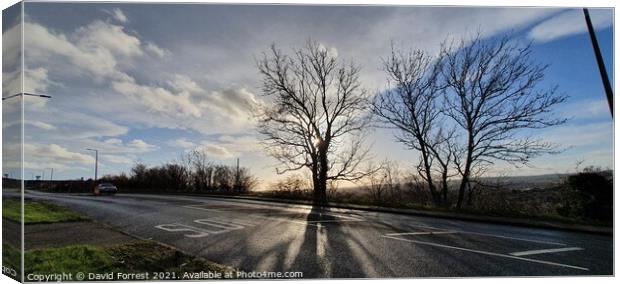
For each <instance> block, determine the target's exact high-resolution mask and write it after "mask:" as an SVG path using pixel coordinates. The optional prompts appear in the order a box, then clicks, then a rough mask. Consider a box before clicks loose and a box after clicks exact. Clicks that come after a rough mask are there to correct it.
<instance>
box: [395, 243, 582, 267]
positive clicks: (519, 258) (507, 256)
mask: <svg viewBox="0 0 620 284" xmlns="http://www.w3.org/2000/svg"><path fill="white" fill-rule="evenodd" d="M383 237H385V238H390V239H395V240H399V241H405V242H410V243H416V244H421V245H429V246H435V247H442V248H449V249H455V250H461V251H467V252H472V253H478V254H484V255H491V256H498V257H504V258H510V259H516V260H522V261H528V262H534V263H540V264H547V265H553V266H559V267H566V268H572V269H578V270H584V271H590V269H588V268H585V267H580V266H574V265H568V264H562V263H557V262H551V261H544V260H538V259H530V258H525V257H519V256H514V255H509V254H501V253H494V252H489V251H482V250H475V249H468V248H462V247H455V246H448V245H442V244H437V243H431V242H423V241H415V240H409V239H403V238H398V237H393V236H387V235H386V236H383Z"/></svg>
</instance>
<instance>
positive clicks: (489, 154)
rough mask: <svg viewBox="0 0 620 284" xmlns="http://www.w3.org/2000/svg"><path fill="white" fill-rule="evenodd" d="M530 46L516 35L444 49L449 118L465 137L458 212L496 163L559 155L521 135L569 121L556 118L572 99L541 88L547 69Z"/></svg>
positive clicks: (460, 160) (458, 160)
mask: <svg viewBox="0 0 620 284" xmlns="http://www.w3.org/2000/svg"><path fill="white" fill-rule="evenodd" d="M530 55H531V48H530V45H525V46H523V45H520V44H517V43H515V42H514V41H512V40H511V37H510V36H504V37H502V38H499V39H490V40H482V39H481V38H480V36H479V35H478V36H476V37H474V38H472V39H471V40H461V41H460V42H459V43H457V44H456V45H454V44H447V43H444V44H443V46H442V49H441V57H442V61H443V62H442V65H443V66H442V68H441V70H442V77H443V81H444V83H445V84H446V86H445V87H446V91H447V93H446V100H445V106H444V111H445V114H446V115H447V116H448V117H450V118H452V119H453V120H454V122H456V124H457V126H458V127H459V128H462V129H463V130H464V132H465V139H464V140H465V141H464V145H462V146H461V147H460V152H462V153H463V155H455V158H454V162H455V163H456V168H457V170H458V172H459V174H460V175H461V177H462V179H461V183H460V185H459V194H458V201H457V208H461V206H462V203H463V195H464V192H465V189H466V188H467V187H468V186H470V181H471V177H472V176H474V175H475V174H476V172H477V171H481V170H484V168H485V166H488V165H491V164H493V163H494V161H497V160H500V161H506V162H509V163H512V164H527V163H528V162H529V161H530V160H531V159H532V158H533V157H536V156H538V155H541V154H544V153H550V152H553V151H554V149H556V145H553V144H550V143H547V142H544V141H541V140H538V139H533V138H531V137H524V138H523V137H519V136H517V134H518V133H519V130H523V129H540V128H546V127H550V126H554V125H558V124H562V123H564V122H565V120H564V119H556V118H553V117H551V114H550V112H551V108H552V107H554V106H556V105H558V104H560V103H562V102H564V101H565V100H566V96H564V95H561V94H558V93H557V92H556V90H557V87H552V88H550V89H542V88H539V85H540V83H541V82H542V80H543V78H544V75H545V74H544V73H545V70H546V68H547V65H541V64H538V63H536V62H533V61H532V60H531V58H530Z"/></svg>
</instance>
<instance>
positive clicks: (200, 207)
mask: <svg viewBox="0 0 620 284" xmlns="http://www.w3.org/2000/svg"><path fill="white" fill-rule="evenodd" d="M203 206H207V204H194V205H185V206H183V207H185V208H190V209H197V210H204V211H213V212H222V210H218V209H212V208H205V207H203Z"/></svg>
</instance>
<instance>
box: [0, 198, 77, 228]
mask: <svg viewBox="0 0 620 284" xmlns="http://www.w3.org/2000/svg"><path fill="white" fill-rule="evenodd" d="M20 213H21V208H20V202H19V201H16V200H10V199H7V200H3V201H2V216H3V217H4V218H7V219H9V220H11V221H15V222H21V220H20V219H21V214H20ZM86 220H88V218H86V217H84V216H82V215H80V214H79V213H77V212H75V211H72V210H69V209H67V208H64V207H62V206H58V205H54V204H50V203H44V202H35V201H26V204H25V205H24V223H25V224H26V225H28V224H47V223H58V222H74V221H86Z"/></svg>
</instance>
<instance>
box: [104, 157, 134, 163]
mask: <svg viewBox="0 0 620 284" xmlns="http://www.w3.org/2000/svg"><path fill="white" fill-rule="evenodd" d="M101 158H102V159H103V160H104V161H107V162H110V163H113V164H124V165H131V164H133V163H134V161H135V159H132V158H129V157H127V156H122V155H101Z"/></svg>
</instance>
